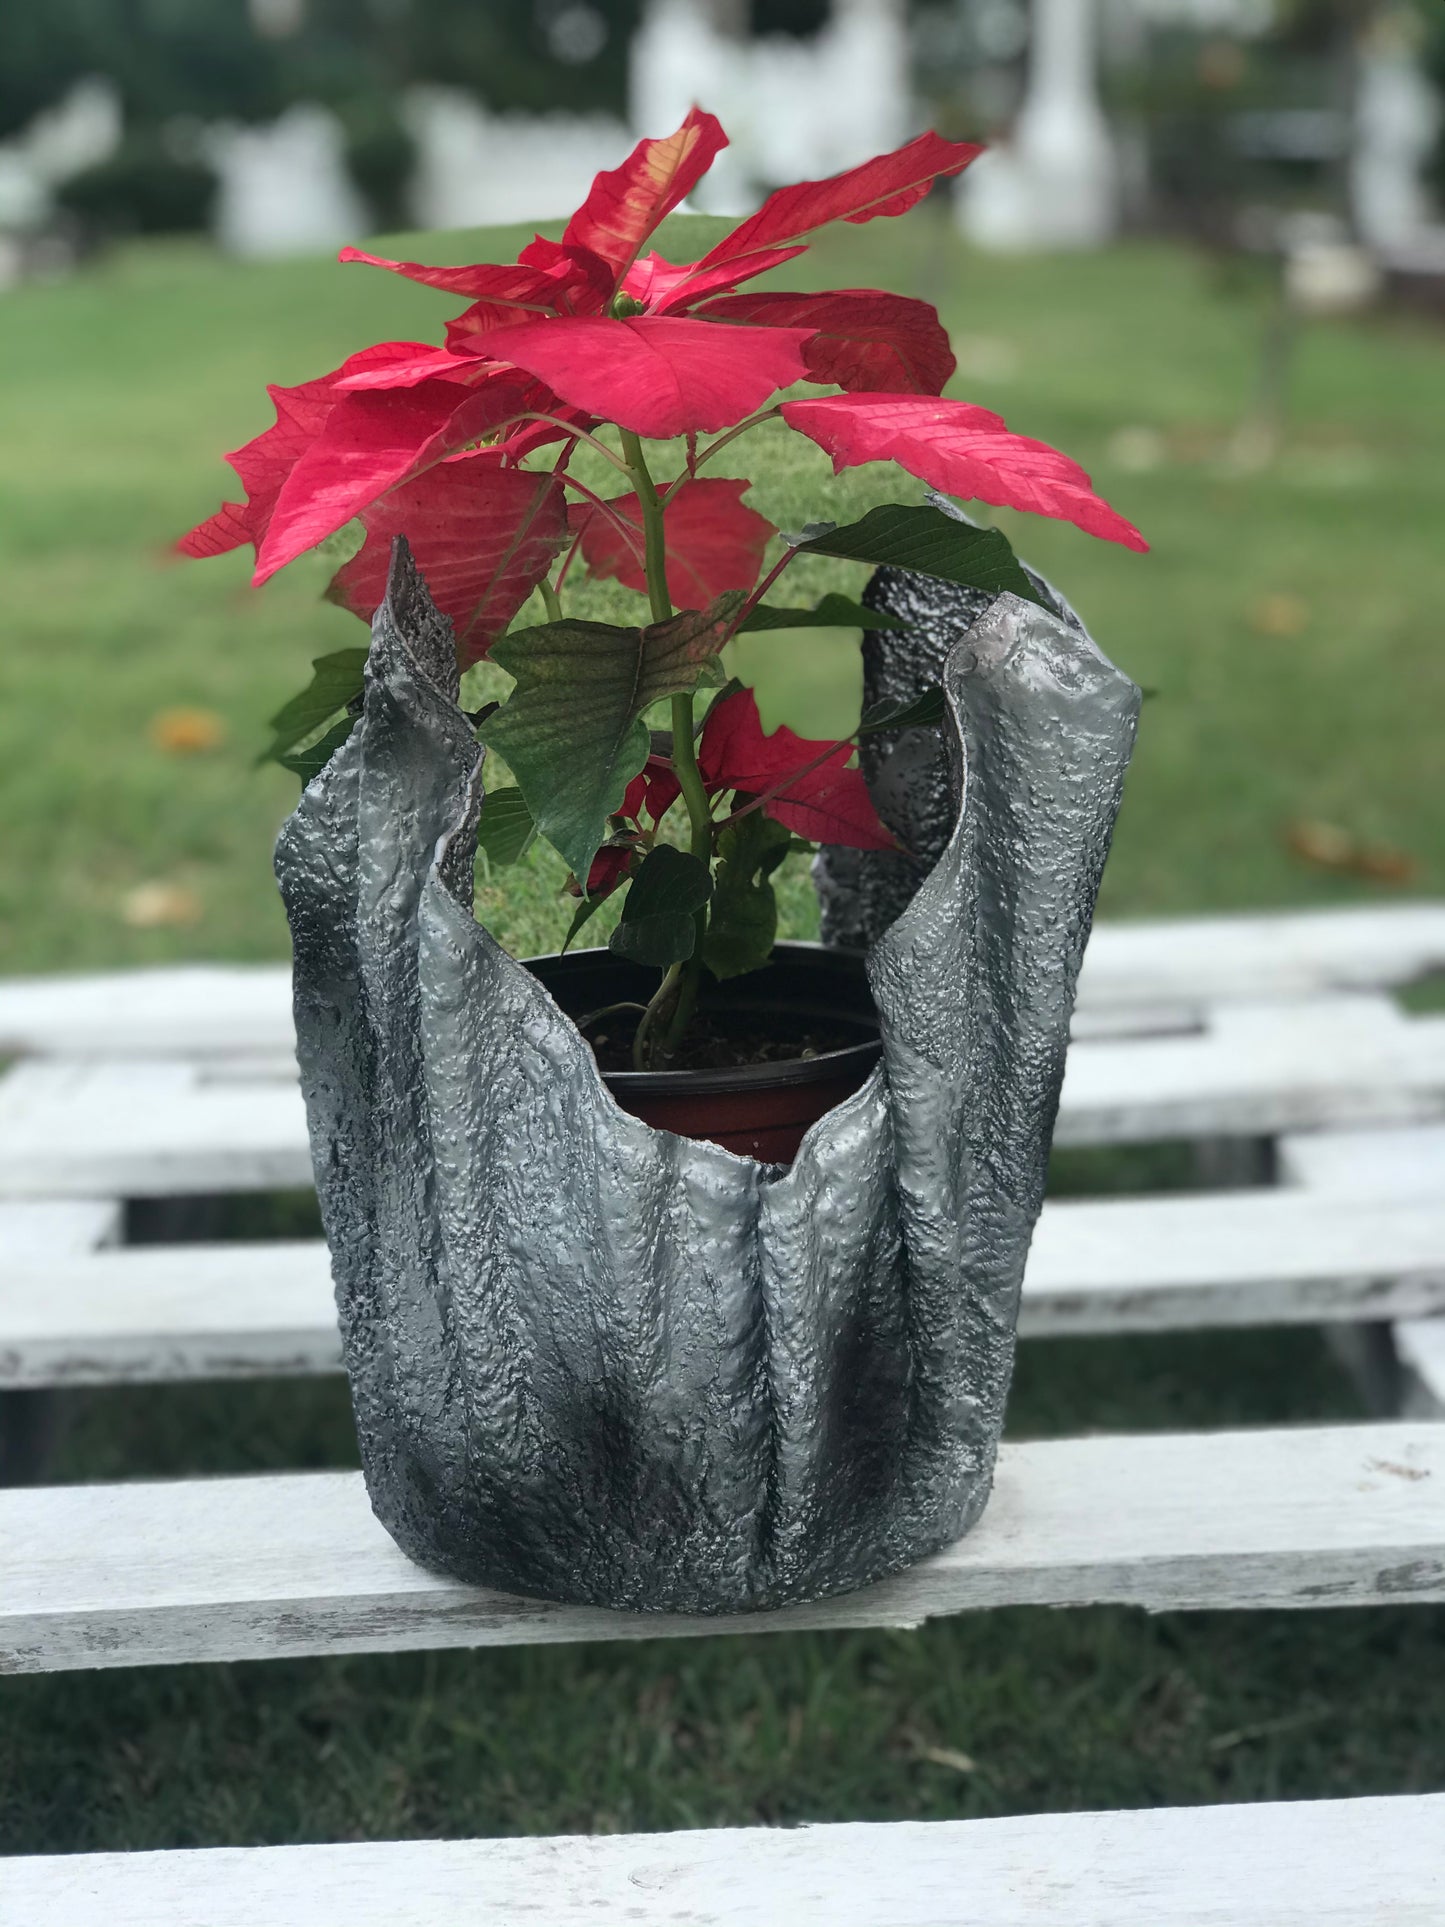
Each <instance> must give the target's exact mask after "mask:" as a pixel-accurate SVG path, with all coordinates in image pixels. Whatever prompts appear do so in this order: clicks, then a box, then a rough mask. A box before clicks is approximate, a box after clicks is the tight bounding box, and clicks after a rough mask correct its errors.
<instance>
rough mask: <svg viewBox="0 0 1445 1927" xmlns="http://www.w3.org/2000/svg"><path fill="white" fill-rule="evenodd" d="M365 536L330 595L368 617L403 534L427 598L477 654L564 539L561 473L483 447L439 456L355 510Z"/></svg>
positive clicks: (469, 658) (470, 655)
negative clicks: (506, 463) (505, 460)
mask: <svg viewBox="0 0 1445 1927" xmlns="http://www.w3.org/2000/svg"><path fill="white" fill-rule="evenodd" d="M361 519H362V521H363V522H364V524H365V526H366V541H365V543H364V545H363V546H362V548H361V549H360V550H359V551H358V552H357V553H356V554H355V555H354V556H353V557H352V558H351V560H350V561H349V562H348V563H346V564H345V566H344V567H343V568H341V569H339V570H338V571H337V573H336V575H335V577H334V578H333V580H332V583H331V587H330V588H329V589H328V590H327V595H328V596H329V597H330V599H331V600H332V601H333V602H339V603H340V604H341V605H342V607H343V608H346V609H350V610H351V611H352V613H353V614H355V615H359V616H361V617H362V618H363V619H365V620H369V619H370V617H371V613H372V611H373V610H374V609H375V608H376V606H377V604H378V603H379V602H380V601H381V599H382V597H383V595H384V594H385V591H386V572H387V566H388V563H389V560H390V556H391V543H392V537H393V536H396V535H404V536H405V537H406V539H407V541H408V542H409V543H410V544H411V548H412V553H413V554H414V555H415V557H416V562H417V567H418V568H419V569H420V570H421V572H422V575H423V576H424V577H425V578H426V584H427V587H428V589H430V591H431V595H432V600H433V601H434V602H435V603H436V605H437V607H438V608H439V609H440V610H441V611H442V613H443V614H444V615H448V616H450V617H451V620H452V628H453V630H454V631H455V633H456V641H457V655H458V657H459V658H460V660H461V661H462V663H463V664H467V663H473V662H476V661H477V660H478V658H479V657H481V656H484V655H485V654H486V652H487V650H488V648H489V647H490V645H491V643H492V642H493V640H494V639H495V638H496V637H497V636H499V635H500V634H501V632H502V631H503V629H505V628H506V626H507V624H508V623H509V622H510V621H511V619H512V617H513V616H514V615H515V614H516V613H517V611H518V609H520V608H521V606H522V604H523V603H524V602H525V601H526V600H527V597H528V596H529V595H530V594H531V593H532V591H533V589H535V588H536V586H537V584H538V583H539V582H540V581H541V579H542V577H543V576H544V575H545V574H546V572H547V570H548V568H550V566H551V564H552V560H553V558H554V557H555V556H556V555H557V553H558V551H559V550H560V549H561V548H562V546H563V544H564V543H565V541H566V539H567V512H566V505H565V502H564V499H563V495H562V487H561V483H560V482H559V481H558V480H557V478H556V477H555V476H553V475H550V474H545V475H539V474H536V473H533V472H531V471H530V470H527V469H520V468H503V467H501V465H500V464H499V463H498V461H497V458H496V456H495V455H494V454H493V453H491V452H490V451H489V450H482V451H479V452H478V453H476V454H471V455H458V456H455V457H453V458H452V460H450V461H446V462H441V463H439V464H438V465H437V466H436V467H435V468H430V469H428V470H427V471H426V473H425V474H424V475H419V476H417V477H416V479H415V480H414V481H411V482H408V483H406V484H405V486H403V487H401V488H396V489H393V490H392V491H391V492H390V494H388V495H385V496H383V497H382V499H381V500H380V501H379V502H376V503H373V504H372V505H371V506H370V507H369V508H366V509H364V510H363V511H362V518H361Z"/></svg>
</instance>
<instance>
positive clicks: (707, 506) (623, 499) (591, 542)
mask: <svg viewBox="0 0 1445 1927" xmlns="http://www.w3.org/2000/svg"><path fill="white" fill-rule="evenodd" d="M747 487H748V484H747V483H746V482H742V481H732V480H728V479H723V478H720V477H719V478H709V479H707V480H705V481H703V480H698V481H683V482H680V483H679V484H678V486H677V487H676V488H674V489H672V490H671V491H670V493H669V494H668V497H667V500H666V503H665V505H664V509H663V523H662V526H663V532H664V534H665V535H666V538H667V584H668V588H669V589H670V590H671V592H672V599H673V601H674V602H675V603H676V604H677V605H678V607H679V608H682V609H704V608H706V607H707V605H708V603H710V602H711V601H712V600H713V598H714V597H715V596H720V595H722V594H723V593H724V592H725V591H726V590H728V589H736V588H738V587H739V586H740V585H746V584H747V583H750V582H754V581H756V580H757V575H758V571H759V570H760V569H761V567H762V565H763V552H764V550H765V549H766V548H767V546H768V541H769V538H770V537H771V536H774V535H776V534H777V530H776V529H775V528H774V527H773V525H772V523H771V522H769V521H768V519H767V518H766V516H762V515H759V514H758V512H757V510H756V509H750V508H748V507H747V506H746V504H745V503H744V502H743V499H742V498H743V495H744V494H745V493H746V491H747ZM607 507H608V509H610V510H611V512H612V513H611V515H608V514H607V513H606V512H605V511H603V510H602V509H599V508H597V507H595V506H594V504H592V503H591V502H584V503H582V504H580V505H579V506H577V507H574V509H573V510H572V526H573V528H574V530H576V532H577V533H578V535H579V536H580V538H581V543H582V559H583V561H584V562H586V564H587V566H588V568H589V569H591V571H592V573H593V574H594V575H600V576H611V577H613V578H614V579H615V580H616V581H618V582H620V583H622V584H623V586H624V587H625V588H628V589H637V590H639V591H645V590H646V588H647V576H646V572H645V570H644V567H643V564H642V561H641V560H640V558H641V555H642V546H643V531H642V513H641V510H640V508H639V507H638V502H637V497H636V496H635V495H619V496H618V497H617V498H616V499H615V500H614V501H611V502H609V503H608V504H607ZM614 516H616V517H620V518H621V519H622V520H623V521H624V522H625V523H626V524H627V526H628V528H629V529H630V530H631V531H632V540H631V541H629V540H628V538H627V536H626V535H625V534H623V532H622V531H621V530H620V529H619V528H618V526H617V523H616V521H614V520H613V519H612V517H614Z"/></svg>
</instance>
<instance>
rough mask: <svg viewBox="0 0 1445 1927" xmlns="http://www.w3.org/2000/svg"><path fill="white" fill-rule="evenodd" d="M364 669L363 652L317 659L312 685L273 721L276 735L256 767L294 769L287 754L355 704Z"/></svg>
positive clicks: (342, 652)
mask: <svg viewBox="0 0 1445 1927" xmlns="http://www.w3.org/2000/svg"><path fill="white" fill-rule="evenodd" d="M365 669H366V651H365V650H364V649H337V650H336V651H334V653H333V654H331V655H329V656H318V657H317V658H316V660H315V661H314V662H313V663H312V665H311V680H310V682H309V683H307V685H306V687H305V688H304V689H303V690H302V691H301V693H300V694H299V695H296V696H293V697H292V698H291V700H290V702H289V703H287V704H285V705H284V707H283V708H281V709H278V710H277V711H276V714H275V715H274V716H273V717H272V718H271V728H272V729H273V730H274V731H275V735H274V738H273V740H272V742H271V743H270V745H269V746H268V747H267V748H266V749H265V750H263V751H262V753H261V754H260V755H259V756H258V757H257V758H256V761H257V763H258V764H259V763H281V764H283V765H284V766H285V767H286V768H287V769H291V768H292V767H294V765H293V764H292V763H290V762H287V760H286V751H287V750H288V749H294V748H295V747H296V745H297V744H298V743H301V742H304V741H305V740H306V738H307V737H308V736H310V735H311V734H312V733H313V731H315V730H318V729H320V727H321V725H322V724H323V723H329V722H330V720H331V718H332V717H333V716H334V715H335V714H336V713H337V711H338V710H341V709H345V708H346V706H347V704H348V703H350V702H354V701H355V699H356V698H357V697H358V696H359V695H360V694H361V689H362V681H363V672H364V671H365Z"/></svg>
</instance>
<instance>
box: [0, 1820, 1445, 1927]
mask: <svg viewBox="0 0 1445 1927" xmlns="http://www.w3.org/2000/svg"><path fill="white" fill-rule="evenodd" d="M0 1911H3V1913H4V1917H5V1918H6V1919H8V1920H14V1921H15V1922H16V1923H17V1927H18V1924H19V1923H21V1922H24V1923H26V1927H32V1923H33V1927H41V1923H44V1927H98V1923H102V1922H103V1923H104V1927H197V1923H200V1922H204V1923H205V1927H517V1924H518V1923H522V1922H535V1923H536V1924H537V1927H614V1923H622V1922H626V1923H628V1927H1439V1924H1440V1922H1441V1920H1442V1919H1445V1794H1421V1795H1414V1796H1401V1797H1399V1798H1396V1799H1369V1800H1319V1801H1310V1800H1296V1801H1290V1802H1287V1803H1280V1804H1276V1805H1268V1806H1247V1805H1244V1804H1236V1805H1229V1806H1215V1807H1183V1808H1177V1807H1176V1808H1170V1807H1164V1808H1156V1809H1154V1810H1152V1811H1151V1810H1148V1809H1145V1810H1142V1811H1138V1812H1132V1813H1051V1814H1039V1815H1032V1814H1031V1815H1028V1816H1027V1817H1022V1818H1014V1819H1005V1820H935V1821H902V1822H896V1823H894V1824H892V1825H871V1826H869V1825H852V1826H811V1827H796V1828H786V1829H783V1828H772V1827H750V1828H747V1829H738V1828H724V1827H718V1828H714V1829H710V1830H707V1831H697V1832H686V1833H684V1832H679V1833H662V1834H633V1835H627V1834H620V1835H611V1836H609V1835H600V1836H592V1837H588V1836H579V1835H570V1836H566V1837H563V1838H560V1839H534V1840H408V1841H392V1842H380V1843H370V1844H363V1845H353V1846H321V1847H261V1848H256V1847H251V1848H247V1847H232V1848H220V1849H217V1848H212V1849H209V1850H205V1851H199V1852H196V1851H192V1852H186V1853H131V1854H125V1853H110V1854H91V1855H81V1854H74V1855H67V1856H64V1857H60V1856H56V1857H52V1858H46V1859H30V1860H23V1859H12V1860H0Z"/></svg>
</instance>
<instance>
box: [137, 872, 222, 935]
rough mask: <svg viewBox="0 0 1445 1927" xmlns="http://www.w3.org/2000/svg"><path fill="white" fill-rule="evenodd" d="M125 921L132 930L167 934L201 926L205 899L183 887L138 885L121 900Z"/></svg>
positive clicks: (179, 884) (173, 885) (160, 884)
mask: <svg viewBox="0 0 1445 1927" xmlns="http://www.w3.org/2000/svg"><path fill="white" fill-rule="evenodd" d="M120 914H121V920H122V922H124V923H128V924H129V925H130V927H131V929H132V930H164V929H169V928H173V927H174V926H175V925H177V924H186V923H199V922H200V920H201V918H202V916H203V915H204V914H205V912H204V908H203V906H202V903H201V899H200V898H199V897H198V896H197V895H196V893H195V891H194V890H188V889H187V888H186V886H185V885H184V884H183V883H138V884H137V885H136V887H135V888H134V889H133V890H127V892H126V893H125V895H124V896H123V897H122V898H121V904H120Z"/></svg>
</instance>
